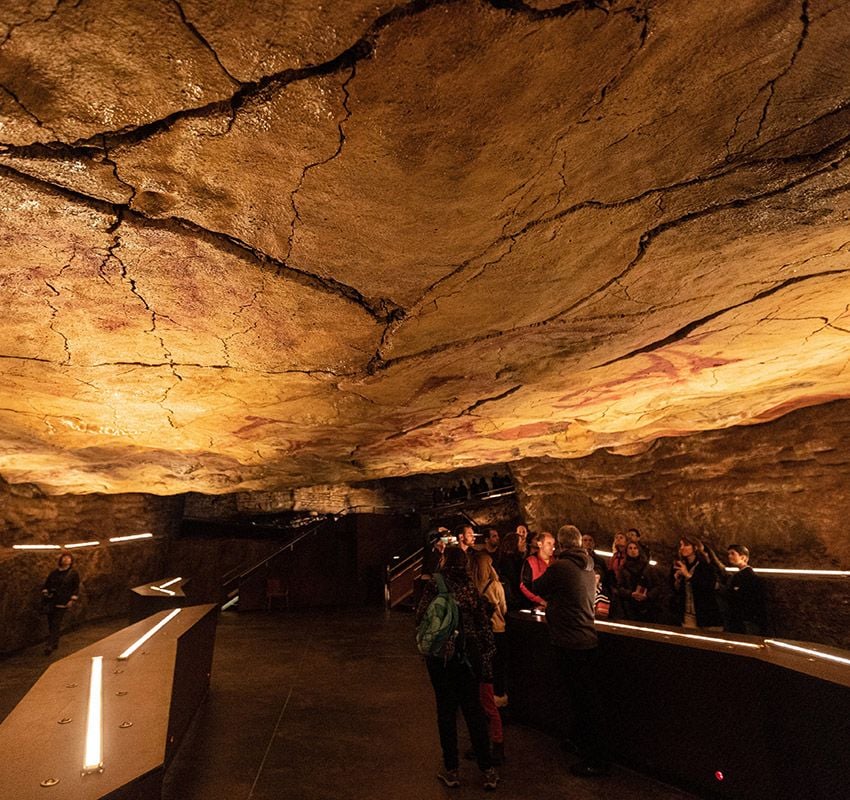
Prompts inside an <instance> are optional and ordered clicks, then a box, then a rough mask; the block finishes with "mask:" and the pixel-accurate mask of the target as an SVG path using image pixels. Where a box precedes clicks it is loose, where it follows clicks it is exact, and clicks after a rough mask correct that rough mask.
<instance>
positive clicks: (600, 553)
mask: <svg viewBox="0 0 850 800" xmlns="http://www.w3.org/2000/svg"><path fill="white" fill-rule="evenodd" d="M593 552H594V553H596V555H598V556H605V557H606V558H611V556H613V555H614V554H613V553H612V552H611V551H610V550H594V551H593ZM649 565H650V566H652V567H657V566H658V562H657V561H656V560H655V559H654V558H650V559H649Z"/></svg>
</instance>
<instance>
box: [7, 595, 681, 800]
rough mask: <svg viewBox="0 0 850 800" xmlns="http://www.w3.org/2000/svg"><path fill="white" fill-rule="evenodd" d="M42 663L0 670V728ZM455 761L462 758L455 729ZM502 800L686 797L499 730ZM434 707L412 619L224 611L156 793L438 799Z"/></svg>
mask: <svg viewBox="0 0 850 800" xmlns="http://www.w3.org/2000/svg"><path fill="white" fill-rule="evenodd" d="M124 624H125V621H124V620H123V619H113V620H108V621H102V622H96V623H90V624H88V625H85V626H82V627H80V628H78V629H76V630H74V631H71V632H69V633H67V634H65V636H63V638H62V642H61V644H60V649H59V651H58V653H57V655H56V656H55V657H61V656H63V655H68V654H69V653H72V652H74V651H76V650H77V649H80V648H82V647H86V646H88V645H89V644H92V643H93V642H95V641H97V640H98V639H100V638H103V637H104V636H108V635H109V634H111V633H113V632H114V631H116V630H118V629H120V628H121V627H123V625H124ZM48 663H49V659H48V657H46V656H44V655H43V654H42V646H40V645H39V646H34V647H31V648H28V649H27V650H23V651H21V652H19V653H15V654H13V655H10V656H6V657H5V658H3V659H2V660H0V719H2V718H5V716H6V715H7V714H8V713H9V712H10V711H11V710H12V708H13V707H14V706H15V704H16V703H17V702H18V701H19V700H20V698H21V697H22V696H23V695H24V694H25V693H26V692H27V691H28V689H29V687H30V686H32V684H33V683H34V682H35V681H36V680H37V679H38V677H39V676H40V675H41V673H42V671H43V670H44V668H45V666H46V665H47V664H48ZM459 733H460V737H459V738H460V744H461V750H464V749H465V748H466V747H467V746H468V740H467V739H466V738H465V730H464V726H463V724H462V721H459ZM505 747H506V752H507V761H506V763H505V764H504V765H503V766H502V767H501V768H500V774H501V776H502V781H501V783H500V784H499V793H501V794H502V796H512V797H519V796H525V797H534V798H535V800H555V798H557V799H558V800H561V798H563V797H570V798H573V800H592V799H594V798H600V799H601V798H607V797H620V798H645V799H647V800H673V798H688V797H691V796H692V795H688V794H686V793H684V792H682V791H679V790H677V789H673V788H671V787H669V786H666V785H664V784H662V783H659V782H657V781H654V780H652V779H650V778H647V777H645V776H642V775H640V774H637V773H635V772H632V771H629V770H626V769H623V768H620V767H617V768H615V769H614V770H613V772H612V774H611V775H610V776H609V777H607V778H604V779H594V780H586V779H580V778H574V777H573V776H571V775H570V773H569V771H568V766H569V760H570V759H572V758H573V757H572V756H565V755H564V754H563V753H562V751H561V748H560V747H559V744H558V742H557V741H556V740H554V739H552V738H551V737H549V736H546V735H545V734H543V733H540V732H539V731H536V730H533V729H531V728H528V727H525V726H522V725H507V726H506V728H505ZM439 767H440V749H439V742H438V739H437V730H436V720H435V712H434V700H433V694H432V692H431V687H430V685H429V682H428V678H427V674H426V672H425V669H424V665H423V664H422V662H421V659H420V657H419V656H418V655H417V654H416V651H415V648H414V646H413V626H412V621H411V617H410V616H409V615H407V614H402V613H390V614H386V613H385V612H384V611H382V610H379V609H350V610H313V611H303V612H279V613H271V614H265V613H251V614H238V613H235V612H226V613H224V614H222V615H221V617H220V622H219V628H218V633H217V639H216V649H215V656H214V663H213V674H212V681H211V686H210V692H209V695H208V697H207V700H206V701H205V703H204V704H203V705H202V707H201V709H200V710H199V713H198V715H197V716H196V718H195V721H194V723H193V725H192V727H191V728H190V730H189V733H188V735H187V737H186V738H185V740H184V742H183V744H182V746H181V748H180V750H179V751H178V753H177V756H176V757H175V759H174V761H173V762H172V764H171V765H170V767H169V769H168V771H167V773H166V776H165V781H164V788H163V795H162V796H163V800H177V798H180V800H208V799H209V798H211V797H228V798H232V800H271V798H279V797H282V796H283V797H286V796H290V797H299V798H301V800H314V799H315V800H319V799H320V798H321V800H325V799H326V798H328V797H334V798H338V799H342V798H350V799H351V800H361V799H362V800H365V799H366V798H370V800H371V798H375V797H405V798H411V800H418V799H419V798H421V799H422V800H431V799H432V798H445V797H446V795H447V793H448V791H447V790H446V788H445V787H443V785H442V784H441V783H439V782H438V781H437V780H436V777H435V775H436V772H437V770H438V768H439ZM461 779H462V780H463V783H462V785H461V787H460V788H459V789H456V790H452V791H451V794H452V796H454V797H457V798H463V797H472V796H476V797H477V796H480V795H481V792H482V789H481V778H480V775H479V773H478V770H477V767H476V766H475V765H474V763H472V762H469V761H463V760H462V763H461Z"/></svg>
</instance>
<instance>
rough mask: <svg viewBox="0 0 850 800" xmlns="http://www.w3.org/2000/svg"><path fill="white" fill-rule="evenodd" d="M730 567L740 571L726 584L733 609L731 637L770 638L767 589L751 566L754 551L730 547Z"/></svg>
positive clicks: (731, 611)
mask: <svg viewBox="0 0 850 800" xmlns="http://www.w3.org/2000/svg"><path fill="white" fill-rule="evenodd" d="M727 555H728V558H729V563H730V564H731V565H732V566H733V567H737V568H738V571H737V572H736V573H734V574H733V575H732V577H731V578H730V579H729V581H728V582H727V584H726V589H725V592H724V594H725V599H726V602H727V604H728V607H729V618H728V620H727V622H726V630H727V631H729V632H730V633H748V634H750V635H752V636H766V635H767V610H766V605H765V602H764V589H763V587H762V584H761V580H759V577H758V575H756V574H755V572H753V568H752V567H751V566H750V550H749V548H748V547H747V546H746V545H743V544H730V545H729V547H728V549H727Z"/></svg>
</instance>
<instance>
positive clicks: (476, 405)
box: [384, 383, 522, 442]
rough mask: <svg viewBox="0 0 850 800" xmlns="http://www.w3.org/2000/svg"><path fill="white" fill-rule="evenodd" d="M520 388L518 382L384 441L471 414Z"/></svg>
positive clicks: (390, 436)
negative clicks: (449, 414)
mask: <svg viewBox="0 0 850 800" xmlns="http://www.w3.org/2000/svg"><path fill="white" fill-rule="evenodd" d="M520 389H522V384H521V383H518V384H516V385H515V386H512V387H511V388H510V389H507V390H506V391H504V392H502V393H501V394H497V395H494V396H493V397H485V398H482V399H481V400H476V401H475V402H474V403H473V404H472V405H470V406H467V407H466V408H464V409H463V410H462V411H460V412H458V413H457V414H452V415H451V416H448V417H437V418H435V419H429V420H428V421H427V422H422V423H420V424H419V425H414V426H413V427H412V428H407V429H405V430H402V431H398V432H396V433H392V434H390V435H389V436H386V437H384V441H385V442H389V441H391V440H393V439H400V438H401V437H403V436H407V434H409V433H413V432H414V431H419V430H422V429H423V428H429V427H431V426H432V425H438V424H440V423H442V422H445V421H446V420H450V419H460V418H461V417H465V416H469V415H471V414H472V412H473V411H474V410H475V409H476V408H480V407H481V406H483V405H485V404H487V403H495V402H496V401H497V400H504V399H505V398H506V397H510V396H511V395H512V394H514V393H515V392H518V391H519V390H520Z"/></svg>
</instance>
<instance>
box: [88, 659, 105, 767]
mask: <svg viewBox="0 0 850 800" xmlns="http://www.w3.org/2000/svg"><path fill="white" fill-rule="evenodd" d="M102 769H103V656H93V657H92V660H91V680H90V681H89V713H88V719H87V720H86V754H85V759H84V761H83V774H84V775H85V774H87V773H89V772H99V771H100V770H102Z"/></svg>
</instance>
